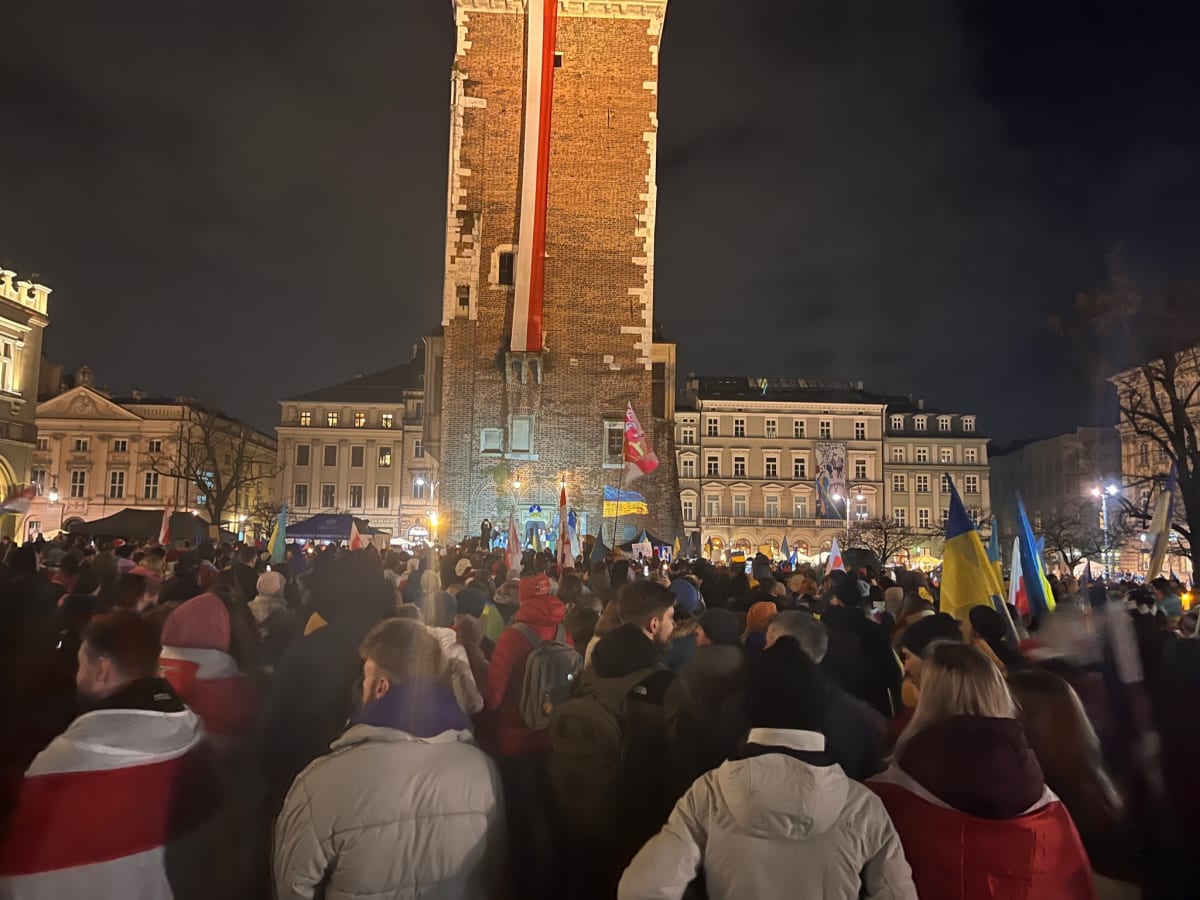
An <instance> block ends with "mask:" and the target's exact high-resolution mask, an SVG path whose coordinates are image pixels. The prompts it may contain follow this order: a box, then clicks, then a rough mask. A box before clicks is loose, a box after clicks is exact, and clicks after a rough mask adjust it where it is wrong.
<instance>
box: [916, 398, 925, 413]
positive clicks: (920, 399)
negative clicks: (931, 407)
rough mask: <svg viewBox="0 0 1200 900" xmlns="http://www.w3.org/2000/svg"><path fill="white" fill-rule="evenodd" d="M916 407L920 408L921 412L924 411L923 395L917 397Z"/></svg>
mask: <svg viewBox="0 0 1200 900" xmlns="http://www.w3.org/2000/svg"><path fill="white" fill-rule="evenodd" d="M917 409H919V410H921V411H922V412H924V411H925V398H924V397H920V398H918V399H917Z"/></svg>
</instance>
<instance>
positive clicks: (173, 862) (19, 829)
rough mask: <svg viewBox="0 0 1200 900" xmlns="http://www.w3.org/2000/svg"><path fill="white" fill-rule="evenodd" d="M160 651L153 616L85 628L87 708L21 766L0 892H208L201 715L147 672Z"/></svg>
mask: <svg viewBox="0 0 1200 900" xmlns="http://www.w3.org/2000/svg"><path fill="white" fill-rule="evenodd" d="M158 654H159V643H158V635H157V634H156V633H155V630H154V628H153V626H152V625H150V624H149V623H147V622H146V621H145V620H144V619H142V618H141V617H140V616H138V615H136V614H134V613H132V612H126V611H121V612H116V613H112V614H109V615H102V616H97V617H96V618H94V619H92V621H91V622H89V623H88V625H87V626H86V627H85V628H84V631H83V641H82V644H81V646H80V649H79V671H78V675H77V679H76V682H77V685H78V691H79V696H80V700H81V703H82V705H83V710H84V711H83V713H82V715H80V716H79V717H78V718H76V719H75V721H74V722H72V723H71V725H70V726H69V727H68V728H67V730H66V731H65V732H63V734H61V735H59V736H58V737H57V738H55V739H54V740H53V741H52V742H51V743H50V745H49V746H48V747H47V748H46V749H45V750H43V751H42V752H41V753H40V754H38V756H37V758H36V759H35V760H34V761H33V764H32V765H31V766H30V767H29V770H28V771H27V772H26V773H25V779H24V782H23V783H22V786H21V792H20V798H19V802H18V805H17V807H16V809H15V811H14V813H13V817H12V819H11V820H10V823H9V827H8V829H7V838H6V840H4V842H3V843H2V844H0V896H3V897H6V898H10V900H42V898H52V897H95V898H110V897H111V898H116V897H138V898H145V900H172V898H187V897H212V896H215V894H214V891H213V887H214V885H213V882H212V881H211V879H210V878H209V874H210V873H211V871H212V869H213V868H214V866H213V863H212V859H211V858H210V853H211V850H212V847H211V846H210V845H208V844H207V843H206V838H205V832H206V828H205V826H206V824H207V823H209V822H211V821H212V820H213V819H214V816H215V814H216V811H217V804H218V801H219V794H220V792H219V787H218V782H217V779H216V776H215V773H214V769H213V766H212V760H211V754H210V753H209V750H208V747H207V745H206V744H205V742H204V730H203V727H202V726H201V724H200V720H199V719H198V718H197V716H196V715H195V713H193V712H192V711H191V710H189V709H188V708H187V707H186V706H184V705H183V702H182V701H181V700H180V699H179V697H178V696H177V695H176V693H175V692H174V690H172V688H171V686H170V685H169V684H168V683H167V682H165V681H163V680H162V679H160V678H158V677H156V675H157V670H158Z"/></svg>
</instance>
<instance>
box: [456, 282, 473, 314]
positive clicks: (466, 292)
mask: <svg viewBox="0 0 1200 900" xmlns="http://www.w3.org/2000/svg"><path fill="white" fill-rule="evenodd" d="M458 306H459V308H460V309H470V308H471V286H470V285H467V284H460V285H459V286H458Z"/></svg>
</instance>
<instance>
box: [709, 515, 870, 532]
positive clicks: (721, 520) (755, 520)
mask: <svg viewBox="0 0 1200 900" xmlns="http://www.w3.org/2000/svg"><path fill="white" fill-rule="evenodd" d="M700 524H701V526H702V527H705V528H713V527H718V526H725V527H728V526H731V525H734V526H737V525H741V526H747V527H751V528H811V529H822V528H829V529H834V530H845V528H846V520H845V519H843V518H840V517H839V518H836V519H780V518H765V517H763V518H759V517H756V516H732V517H731V516H704V515H702V516H700Z"/></svg>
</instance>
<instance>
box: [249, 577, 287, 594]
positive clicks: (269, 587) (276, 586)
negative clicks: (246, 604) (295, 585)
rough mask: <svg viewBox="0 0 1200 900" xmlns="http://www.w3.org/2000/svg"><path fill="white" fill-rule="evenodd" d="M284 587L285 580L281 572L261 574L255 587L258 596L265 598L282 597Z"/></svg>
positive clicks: (285, 585) (285, 584)
mask: <svg viewBox="0 0 1200 900" xmlns="http://www.w3.org/2000/svg"><path fill="white" fill-rule="evenodd" d="M285 587H287V579H286V578H284V577H283V574H282V573H281V572H263V573H262V574H261V575H259V576H258V583H257V584H256V585H255V589H256V590H257V592H258V594H259V595H260V596H266V597H282V596H283V590H284V588H285Z"/></svg>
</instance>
